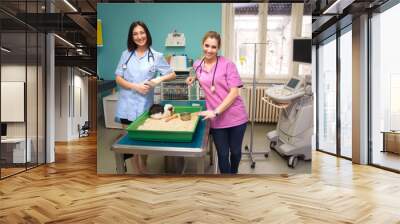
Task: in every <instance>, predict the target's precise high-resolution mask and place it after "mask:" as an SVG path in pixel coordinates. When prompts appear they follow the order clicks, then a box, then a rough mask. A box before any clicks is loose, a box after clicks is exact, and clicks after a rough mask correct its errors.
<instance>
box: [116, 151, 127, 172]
mask: <svg viewBox="0 0 400 224" xmlns="http://www.w3.org/2000/svg"><path fill="white" fill-rule="evenodd" d="M114 155H115V162H116V163H115V164H116V165H117V174H124V173H125V167H124V154H123V153H117V152H116V153H114Z"/></svg>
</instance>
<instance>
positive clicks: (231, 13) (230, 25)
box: [221, 3, 235, 61]
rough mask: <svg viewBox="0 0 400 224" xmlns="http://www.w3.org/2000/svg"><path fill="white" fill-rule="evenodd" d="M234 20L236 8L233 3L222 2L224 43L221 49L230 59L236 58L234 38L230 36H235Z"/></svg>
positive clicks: (222, 34)
mask: <svg viewBox="0 0 400 224" xmlns="http://www.w3.org/2000/svg"><path fill="white" fill-rule="evenodd" d="M234 21H235V10H234V7H233V3H224V4H222V24H221V27H222V33H221V36H222V40H223V41H222V43H221V51H222V54H223V55H224V56H225V57H227V58H229V59H230V60H232V61H234V60H235V46H234V39H233V38H229V37H233V36H234Z"/></svg>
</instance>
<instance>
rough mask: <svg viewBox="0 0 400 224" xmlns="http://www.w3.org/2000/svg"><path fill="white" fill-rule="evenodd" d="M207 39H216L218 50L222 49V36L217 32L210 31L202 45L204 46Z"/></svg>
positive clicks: (205, 35)
mask: <svg viewBox="0 0 400 224" xmlns="http://www.w3.org/2000/svg"><path fill="white" fill-rule="evenodd" d="M207 38H211V39H216V40H217V42H218V49H219V48H220V47H221V36H220V35H219V33H217V32H215V31H208V32H207V33H206V34H204V37H203V41H202V42H201V43H202V44H204V42H205V41H206V40H207Z"/></svg>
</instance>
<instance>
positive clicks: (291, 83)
mask: <svg viewBox="0 0 400 224" xmlns="http://www.w3.org/2000/svg"><path fill="white" fill-rule="evenodd" d="M299 82H300V80H298V79H290V81H289V82H288V83H287V85H286V86H287V87H289V88H291V89H295V88H296V86H297V85H298V84H299Z"/></svg>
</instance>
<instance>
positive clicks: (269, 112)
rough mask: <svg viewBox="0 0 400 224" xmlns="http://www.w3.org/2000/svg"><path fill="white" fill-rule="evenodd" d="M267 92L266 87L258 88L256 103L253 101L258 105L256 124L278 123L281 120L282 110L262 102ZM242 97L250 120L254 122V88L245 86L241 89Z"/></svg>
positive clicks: (256, 108)
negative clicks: (280, 113) (252, 99)
mask: <svg viewBox="0 0 400 224" xmlns="http://www.w3.org/2000/svg"><path fill="white" fill-rule="evenodd" d="M265 90H266V87H256V97H255V101H253V102H254V103H255V104H256V107H255V117H254V122H265V123H276V122H278V119H279V112H280V110H279V109H278V108H276V107H274V106H271V105H270V104H267V103H265V102H264V101H263V100H262V97H263V96H264V95H265ZM240 95H241V96H242V98H243V100H244V103H245V105H246V110H247V113H248V115H249V120H250V121H252V120H253V117H252V110H253V106H252V105H251V97H252V96H253V87H251V86H244V87H243V88H241V92H240Z"/></svg>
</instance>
